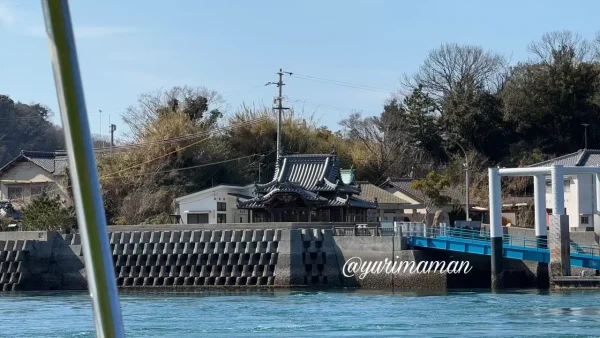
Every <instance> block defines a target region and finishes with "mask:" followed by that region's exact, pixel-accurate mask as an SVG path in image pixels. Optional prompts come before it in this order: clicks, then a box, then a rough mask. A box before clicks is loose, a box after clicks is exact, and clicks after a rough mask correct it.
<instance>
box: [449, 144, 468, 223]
mask: <svg viewBox="0 0 600 338" xmlns="http://www.w3.org/2000/svg"><path fill="white" fill-rule="evenodd" d="M452 141H454V143H456V145H457V146H458V147H459V148H460V150H462V152H463V154H464V155H465V163H464V164H463V165H464V167H465V221H470V218H469V156H468V155H467V152H466V151H465V148H463V147H462V146H461V145H460V143H458V141H456V140H454V139H453V140H452Z"/></svg>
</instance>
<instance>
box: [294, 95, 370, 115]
mask: <svg viewBox="0 0 600 338" xmlns="http://www.w3.org/2000/svg"><path fill="white" fill-rule="evenodd" d="M286 101H288V102H290V103H305V104H309V105H313V106H317V108H318V107H324V108H331V109H336V110H340V111H344V112H346V111H362V109H357V108H350V107H341V106H334V105H331V104H327V103H319V102H314V101H306V100H292V99H289V98H288V99H287V100H286Z"/></svg>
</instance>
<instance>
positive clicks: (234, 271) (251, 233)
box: [110, 229, 281, 287]
mask: <svg viewBox="0 0 600 338" xmlns="http://www.w3.org/2000/svg"><path fill="white" fill-rule="evenodd" d="M280 238H281V230H274V229H267V230H223V231H221V230H213V231H210V230H204V231H201V230H196V231H144V232H137V231H136V232H113V233H111V234H110V245H111V250H112V254H113V260H114V264H115V277H116V278H117V286H119V287H130V286H148V287H150V286H232V285H237V286H269V285H274V284H275V276H276V273H275V267H276V265H277V258H278V257H277V249H278V244H279V240H280Z"/></svg>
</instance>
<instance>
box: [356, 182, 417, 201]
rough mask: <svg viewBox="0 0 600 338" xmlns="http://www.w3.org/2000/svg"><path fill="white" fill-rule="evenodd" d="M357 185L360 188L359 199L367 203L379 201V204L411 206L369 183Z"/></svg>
mask: <svg viewBox="0 0 600 338" xmlns="http://www.w3.org/2000/svg"><path fill="white" fill-rule="evenodd" d="M356 184H358V185H359V186H360V195H358V197H360V198H361V199H363V200H365V201H370V202H375V201H377V203H378V204H410V202H408V201H405V200H403V199H402V198H400V197H398V196H396V195H394V194H390V193H389V192H387V191H385V190H383V189H381V188H380V187H378V186H376V185H374V184H371V183H369V182H364V181H363V182H356Z"/></svg>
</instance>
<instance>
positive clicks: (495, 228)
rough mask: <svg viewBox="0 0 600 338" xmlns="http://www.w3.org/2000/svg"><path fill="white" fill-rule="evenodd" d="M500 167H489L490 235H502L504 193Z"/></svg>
mask: <svg viewBox="0 0 600 338" xmlns="http://www.w3.org/2000/svg"><path fill="white" fill-rule="evenodd" d="M498 170H499V169H498V168H489V169H488V175H489V178H488V179H489V190H490V192H489V194H490V196H489V197H490V208H489V209H490V237H502V193H501V190H500V189H501V185H500V174H499V172H498Z"/></svg>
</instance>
